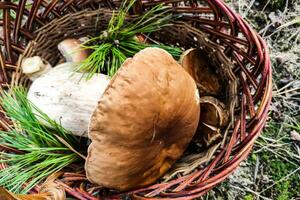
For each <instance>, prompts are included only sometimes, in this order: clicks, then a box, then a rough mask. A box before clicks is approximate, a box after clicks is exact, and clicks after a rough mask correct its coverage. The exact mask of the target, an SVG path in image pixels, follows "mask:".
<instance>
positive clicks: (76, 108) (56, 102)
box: [28, 63, 109, 137]
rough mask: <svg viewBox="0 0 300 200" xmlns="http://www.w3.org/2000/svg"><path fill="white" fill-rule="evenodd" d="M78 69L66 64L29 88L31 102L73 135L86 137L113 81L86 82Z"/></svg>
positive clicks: (100, 78) (105, 78)
mask: <svg viewBox="0 0 300 200" xmlns="http://www.w3.org/2000/svg"><path fill="white" fill-rule="evenodd" d="M74 68H75V64H74V63H64V64H60V65H58V66H56V67H54V68H52V69H50V70H49V71H48V72H47V73H45V74H43V75H42V76H40V77H38V78H37V79H36V80H35V81H34V82H33V83H32V85H31V86H30V88H29V91H28V99H29V100H30V101H31V102H32V103H33V104H34V105H35V106H37V108H39V109H40V110H41V111H43V112H44V113H46V114H47V115H48V116H49V117H50V118H51V119H53V120H55V121H56V122H58V123H60V124H61V125H62V126H63V127H64V128H66V129H67V130H70V131H71V132H72V133H73V134H75V135H78V136H85V137H86V136H87V131H88V124H89V120H90V117H91V115H92V113H93V111H94V109H95V108H96V106H97V102H98V101H99V99H100V97H101V96H102V94H103V92H104V90H105V89H106V87H107V85H108V83H109V78H108V76H106V75H104V74H96V75H94V76H93V77H92V78H91V79H90V80H88V81H86V80H85V79H84V78H82V76H83V74H82V73H79V72H74V71H73V70H74ZM41 121H42V122H43V120H42V119H41Z"/></svg>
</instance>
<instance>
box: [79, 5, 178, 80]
mask: <svg viewBox="0 0 300 200" xmlns="http://www.w3.org/2000/svg"><path fill="white" fill-rule="evenodd" d="M126 2H127V1H125V2H124V3H123V4H122V6H121V8H120V11H119V13H118V14H117V15H114V14H113V15H112V17H111V19H110V22H109V24H108V27H107V30H105V31H103V32H102V34H101V35H100V36H97V37H94V38H91V39H89V40H88V41H86V42H85V43H84V44H83V45H82V46H83V47H84V48H86V49H90V50H92V54H91V55H90V56H89V57H88V58H87V59H86V60H85V61H84V62H82V63H81V64H80V65H79V67H78V68H77V71H81V72H86V78H87V79H90V78H91V77H92V76H93V75H94V74H95V73H99V72H104V73H107V74H108V75H109V76H113V75H114V74H115V73H116V72H117V71H118V69H119V68H120V66H121V65H122V63H123V62H124V61H125V60H126V58H128V57H132V56H133V55H134V54H136V53H137V52H139V51H140V50H142V49H145V48H147V47H159V48H162V49H165V50H166V51H168V52H169V53H170V54H171V55H173V56H174V57H175V58H179V56H180V54H181V52H182V51H181V50H180V48H178V47H172V46H166V45H161V44H145V43H141V42H139V41H137V39H135V36H136V34H140V33H151V32H154V31H158V30H160V29H161V28H162V27H164V26H169V25H170V22H171V20H172V18H174V15H172V14H171V13H170V12H169V10H167V9H166V8H165V7H163V6H162V5H157V6H155V7H153V8H152V9H150V10H149V11H147V12H146V13H145V14H144V15H141V16H140V17H138V18H136V19H135V20H134V21H132V22H130V23H125V18H126V15H127V13H128V11H129V9H130V8H131V6H132V5H133V4H134V2H135V0H130V2H129V5H128V6H125V5H126Z"/></svg>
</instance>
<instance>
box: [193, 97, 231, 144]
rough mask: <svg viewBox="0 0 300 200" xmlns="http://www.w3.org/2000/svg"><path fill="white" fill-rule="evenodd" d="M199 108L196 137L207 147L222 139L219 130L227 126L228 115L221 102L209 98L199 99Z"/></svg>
mask: <svg viewBox="0 0 300 200" xmlns="http://www.w3.org/2000/svg"><path fill="white" fill-rule="evenodd" d="M200 107H201V116H200V122H199V127H198V131H197V132H198V133H199V134H197V135H196V137H197V139H198V140H200V141H204V142H205V144H206V146H209V145H211V144H212V143H214V142H215V141H217V140H218V139H220V138H222V135H221V129H222V128H224V127H225V126H226V125H227V124H228V122H229V114H228V111H227V110H226V109H225V105H224V104H223V103H222V102H220V101H219V100H218V99H216V98H214V97H210V96H206V97H201V100H200ZM197 139H196V140H197Z"/></svg>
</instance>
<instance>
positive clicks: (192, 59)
mask: <svg viewBox="0 0 300 200" xmlns="http://www.w3.org/2000/svg"><path fill="white" fill-rule="evenodd" d="M209 60H210V59H208V57H207V56H206V55H205V53H204V52H203V51H200V50H198V49H189V50H187V51H185V52H184V53H183V54H182V55H181V58H180V63H181V65H182V66H183V68H184V69H185V70H186V71H187V72H188V73H189V74H190V75H191V76H192V77H193V78H194V80H195V81H196V84H197V87H198V89H199V91H200V95H201V96H206V95H219V94H221V92H222V87H221V83H220V80H221V79H220V78H219V77H218V75H217V74H216V72H215V71H214V70H213V68H212V66H211V64H210V63H209Z"/></svg>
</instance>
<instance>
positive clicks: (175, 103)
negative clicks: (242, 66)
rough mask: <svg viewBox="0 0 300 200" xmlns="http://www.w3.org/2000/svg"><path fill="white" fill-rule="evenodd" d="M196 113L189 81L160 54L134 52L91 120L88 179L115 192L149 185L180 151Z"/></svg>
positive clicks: (159, 51)
mask: <svg viewBox="0 0 300 200" xmlns="http://www.w3.org/2000/svg"><path fill="white" fill-rule="evenodd" d="M199 113H200V106H199V94H198V91H197V87H196V84H195V82H194V80H193V79H192V77H191V76H190V75H189V74H188V73H187V72H185V70H184V69H183V68H182V67H181V66H180V65H179V64H178V63H177V62H176V61H175V60H174V59H173V58H172V56H171V55H170V54H169V53H167V52H166V51H164V50H162V49H159V48H146V49H144V50H142V51H140V52H139V53H137V54H136V55H135V56H134V57H133V58H129V59H127V60H126V61H125V62H124V63H123V65H122V67H121V68H120V69H119V71H118V72H117V73H116V74H115V76H114V77H113V79H112V80H111V82H110V83H109V85H108V87H107V89H106V90H105V92H104V94H103V96H102V97H101V99H100V101H99V103H98V106H97V108H96V110H95V111H94V113H93V115H92V117H91V121H90V126H89V137H90V139H91V140H92V143H91V144H90V146H89V149H88V157H87V160H86V165H85V168H86V174H87V177H88V179H89V180H90V181H91V182H94V183H97V184H99V185H102V186H105V187H108V188H114V189H118V190H121V191H124V190H130V189H135V188H139V187H143V186H146V185H149V184H152V183H153V182H155V181H156V180H157V179H158V178H159V177H161V176H162V175H163V174H164V173H165V172H166V171H167V170H168V169H169V168H170V167H171V165H172V164H173V163H174V162H175V161H176V160H177V159H178V158H179V157H180V156H181V155H182V153H183V152H184V150H185V148H186V147H187V145H188V144H189V142H190V141H191V139H192V137H193V135H194V134H195V131H196V129H197V125H198V121H199Z"/></svg>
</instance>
